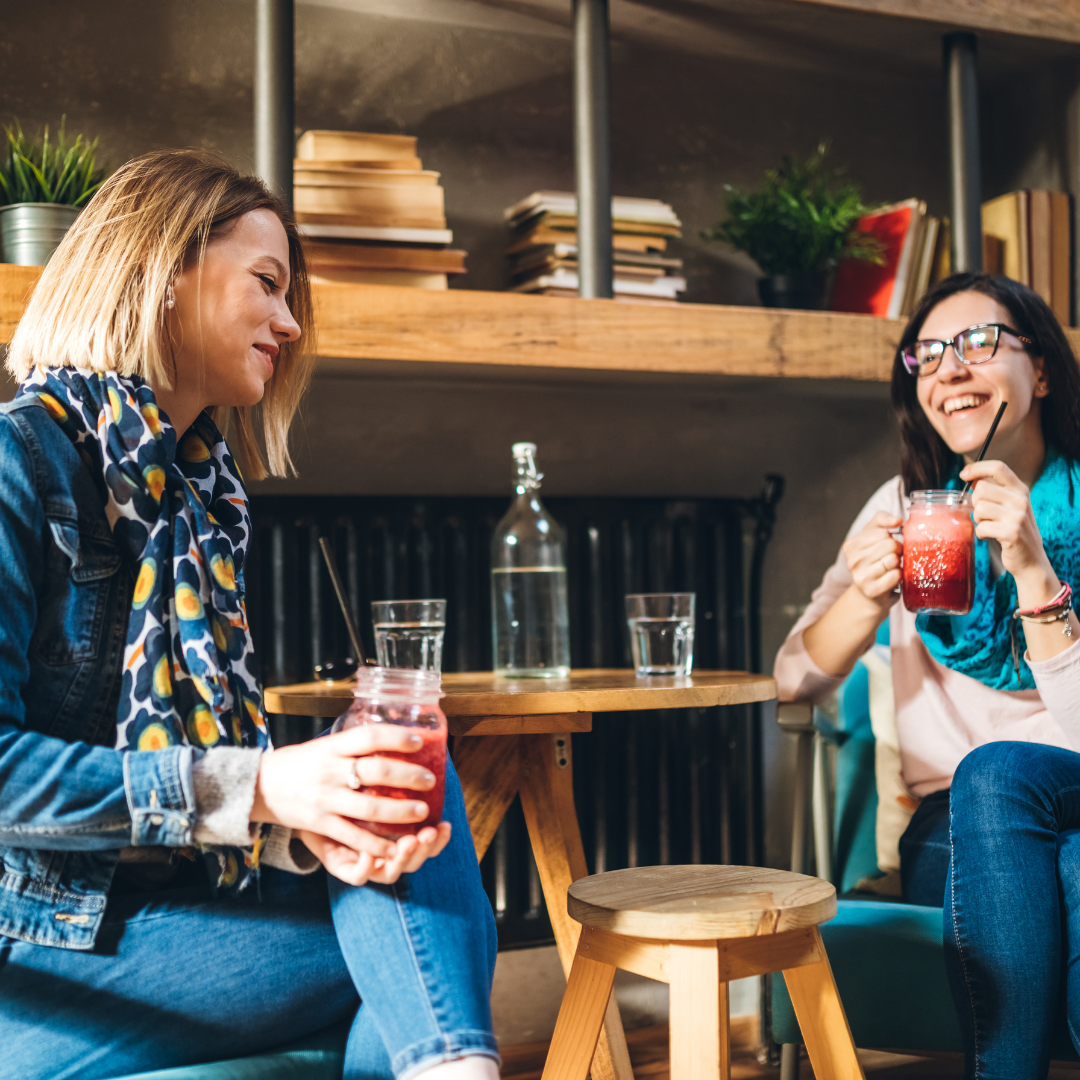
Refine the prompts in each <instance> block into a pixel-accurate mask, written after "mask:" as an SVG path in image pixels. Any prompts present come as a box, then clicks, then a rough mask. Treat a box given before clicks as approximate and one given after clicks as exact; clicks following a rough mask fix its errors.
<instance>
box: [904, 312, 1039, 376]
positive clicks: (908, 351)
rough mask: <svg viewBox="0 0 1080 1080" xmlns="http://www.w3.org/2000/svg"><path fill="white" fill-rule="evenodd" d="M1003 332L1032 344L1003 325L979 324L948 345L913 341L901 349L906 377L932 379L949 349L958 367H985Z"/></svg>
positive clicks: (1017, 331) (946, 343) (958, 335)
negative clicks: (965, 365)
mask: <svg viewBox="0 0 1080 1080" xmlns="http://www.w3.org/2000/svg"><path fill="white" fill-rule="evenodd" d="M1003 330H1004V331H1005V333H1006V334H1012V336H1013V337H1014V338H1017V339H1018V340H1020V341H1022V342H1023V343H1024V344H1025V345H1034V344H1035V342H1034V341H1032V339H1031V338H1029V337H1026V336H1025V335H1023V334H1021V333H1020V331H1019V330H1014V329H1013V328H1012V327H1011V326H1006V325H1005V324H1004V323H980V324H979V325H978V326H969V327H968V328H967V329H966V330H961V331H960V333H959V334H957V335H956V337H954V338H953V339H952V340H951V341H935V340H933V339H932V338H926V339H925V340H923V341H914V342H912V343H911V344H910V345H907V346H905V347H904V349H903V350H902V351H901V353H900V358H901V359H902V360H903V361H904V367H905V368H906V369H907V372H908V374H909V375H915V376H917V377H918V378H920V379H921V378H922V377H923V376H924V375H933V374H934V372H935V371H937V369H938V368H939V367H940V366H941V358H942V357H943V356H944V355H945V350H946V348H948V346H950V345H951V346H952V347H953V352H955V353H956V358H957V360H959V361H960V363H961V364H985V363H986V361H987V360H992V359H993V358H994V353H996V352H997V350H998V342H999V341H1000V340H1001V332H1002V331H1003Z"/></svg>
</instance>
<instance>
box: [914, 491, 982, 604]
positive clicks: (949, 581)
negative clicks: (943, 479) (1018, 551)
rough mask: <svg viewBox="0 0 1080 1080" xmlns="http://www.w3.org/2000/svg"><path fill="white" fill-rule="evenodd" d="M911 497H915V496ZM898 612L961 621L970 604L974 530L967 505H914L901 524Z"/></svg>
mask: <svg viewBox="0 0 1080 1080" xmlns="http://www.w3.org/2000/svg"><path fill="white" fill-rule="evenodd" d="M919 494H920V493H919V492H915V495H919ZM901 591H902V595H903V598H904V607H906V608H907V609H908V611H935V612H941V613H944V614H949V615H966V614H967V613H968V612H969V611H970V610H971V604H972V601H973V600H974V598H975V527H974V525H973V524H972V521H971V508H970V506H968V505H965V504H961V505H922V506H919V505H916V504H915V503H914V501H913V504H912V507H911V514H910V515H909V517H908V519H907V521H905V522H904V578H903V585H902V590H901Z"/></svg>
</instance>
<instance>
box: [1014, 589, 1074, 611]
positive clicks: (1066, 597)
mask: <svg viewBox="0 0 1080 1080" xmlns="http://www.w3.org/2000/svg"><path fill="white" fill-rule="evenodd" d="M1060 585H1061V588H1060V589H1059V590H1058V593H1057V595H1056V596H1055V597H1054V599H1053V600H1051V601H1050V602H1049V603H1046V604H1043V605H1042V607H1033V608H1026V609H1024V610H1021V609H1020V608H1017V609H1016V610H1015V611H1014V612H1013V618H1014V619H1023V618H1031V617H1032V616H1034V615H1042V614H1043V613H1044V612H1046V611H1053V610H1054V609H1055V608H1066V609H1068V608H1071V607H1072V586H1071V585H1070V584H1069V583H1068V582H1067V581H1062V582H1060Z"/></svg>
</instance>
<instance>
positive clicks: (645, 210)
mask: <svg viewBox="0 0 1080 1080" xmlns="http://www.w3.org/2000/svg"><path fill="white" fill-rule="evenodd" d="M503 216H504V217H505V218H506V223H507V225H508V226H509V228H510V232H511V238H510V246H509V248H508V249H507V255H508V256H509V259H510V291H511V292H525V293H538V294H540V295H543V296H577V295H578V288H579V281H578V261H577V258H578V249H577V197H576V196H575V195H573V194H572V193H570V192H566V191H534V192H533V193H532V194H531V195H530V196H528V198H525V199H522V200H521V201H520V202H517V203H515V204H514V205H513V206H511V207H509V208H508V209H507V210H505V211H504V212H503ZM611 216H612V219H613V220H612V246H613V248H614V260H615V275H614V277H615V280H614V291H615V299H616V300H622V301H626V302H632V303H654V304H655V303H661V304H672V303H675V301H676V300H677V298H678V294H679V293H681V292H684V291H685V290H686V279H685V278H684V277H683V276H682V274H681V271H682V266H683V264H682V260H681V259H672V258H668V257H667V256H666V254H665V252H666V250H667V243H668V240H670V239H673V238H678V237H680V236H682V233H681V232H680V228H681V225H682V223H681V222H680V221H679V218H678V216H677V215H676V213H675V211H674V210H673V209H672V208H671V207H670V206H669V205H668V204H667V203H664V202H660V200H659V199H629V198H622V197H616V198H614V199H612V200H611Z"/></svg>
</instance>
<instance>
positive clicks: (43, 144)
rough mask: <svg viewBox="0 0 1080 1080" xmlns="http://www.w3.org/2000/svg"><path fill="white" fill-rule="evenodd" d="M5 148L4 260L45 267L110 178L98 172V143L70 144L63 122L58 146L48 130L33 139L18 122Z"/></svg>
mask: <svg viewBox="0 0 1080 1080" xmlns="http://www.w3.org/2000/svg"><path fill="white" fill-rule="evenodd" d="M0 143H2V145H3V149H2V150H0V201H2V202H3V203H4V204H5V205H2V206H0V252H2V256H3V261H4V262H9V263H18V264H19V265H20V266H44V265H45V263H46V262H48V261H49V256H50V255H52V253H53V252H54V251H55V250H56V246H57V244H59V243H60V241H61V240H62V239H63V237H64V233H66V232H67V230H68V229H69V228H70V227H71V223H72V222H73V221H74V220H75V218H76V217H78V215H79V211H80V210H81V209H82V207H83V206H85V205H86V203H87V202H89V201H90V198H91V196H92V195H93V194H94V192H95V191H97V189H98V188H99V187H101V182H102V180H104V178H105V170H104V169H101V168H98V167H97V162H96V155H97V139H95V140H94V141H93V142H88V141H87V140H86V139H84V138H83V137H82V136H81V135H76V136H75V138H74V140H71V139H69V138H68V136H67V133H66V132H65V130H64V123H63V121H61V123H60V130H59V131H58V132H57V133H56V139H55V142H50V140H49V128H48V125H46V127H45V129H44V131H43V132H42V134H41V137H40V138H39V139H35V140H31V139H28V138H27V137H26V135H24V134H23V130H22V127H21V125H20V124H19V122H18V121H17V120H16V121H15V122H14V123H13V124H11V125H9V126H8V127H5V128H4V139H3V140H0Z"/></svg>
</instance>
